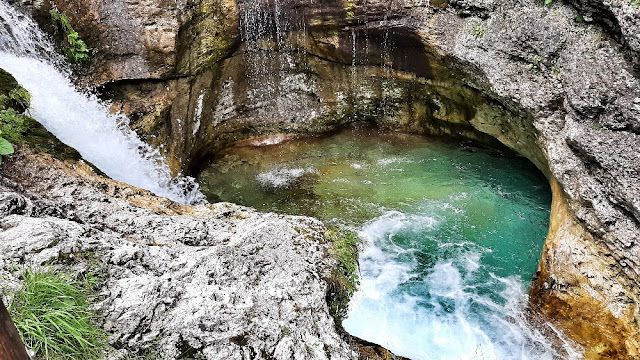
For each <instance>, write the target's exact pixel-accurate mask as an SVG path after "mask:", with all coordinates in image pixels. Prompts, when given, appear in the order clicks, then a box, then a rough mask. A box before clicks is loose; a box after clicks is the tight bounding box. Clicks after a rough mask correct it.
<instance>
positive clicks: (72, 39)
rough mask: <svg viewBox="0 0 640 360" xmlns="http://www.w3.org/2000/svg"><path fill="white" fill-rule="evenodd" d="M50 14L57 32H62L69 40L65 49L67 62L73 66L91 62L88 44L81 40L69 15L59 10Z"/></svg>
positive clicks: (53, 10) (54, 10) (52, 10)
mask: <svg viewBox="0 0 640 360" xmlns="http://www.w3.org/2000/svg"><path fill="white" fill-rule="evenodd" d="M49 14H50V15H51V23H52V24H53V26H54V28H55V30H56V31H59V30H61V31H62V32H63V33H64V35H65V36H66V38H67V44H66V46H65V47H64V53H65V55H66V56H67V60H68V61H69V62H70V63H72V64H80V63H83V62H85V61H87V60H89V48H88V47H87V44H85V42H84V41H82V39H80V35H78V32H77V31H75V30H74V29H73V26H71V21H69V18H68V17H67V15H66V14H64V13H61V12H60V11H58V10H57V9H51V11H49Z"/></svg>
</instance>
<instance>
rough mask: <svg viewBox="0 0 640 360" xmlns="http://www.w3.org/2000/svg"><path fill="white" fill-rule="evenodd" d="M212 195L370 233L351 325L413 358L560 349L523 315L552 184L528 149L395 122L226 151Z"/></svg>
mask: <svg viewBox="0 0 640 360" xmlns="http://www.w3.org/2000/svg"><path fill="white" fill-rule="evenodd" d="M198 180H199V182H200V184H201V185H202V188H203V192H205V194H207V195H208V196H209V198H210V199H211V200H223V201H231V202H235V203H240V204H245V205H249V206H253V207H256V208H258V209H261V210H268V211H276V212H281V213H289V214H305V215H310V216H315V217H318V218H320V219H323V220H325V221H329V222H334V223H339V224H341V225H343V226H349V227H351V228H354V229H357V230H358V231H360V232H361V234H362V235H364V237H365V238H366V239H367V241H368V243H367V244H366V245H365V246H364V248H363V251H362V252H361V255H360V265H361V276H362V281H361V282H362V283H361V287H360V290H359V291H358V292H357V293H356V295H355V296H354V298H353V299H352V302H351V304H350V306H351V308H350V311H349V314H348V318H347V319H346V320H345V321H344V327H345V329H346V330H347V331H348V332H350V333H351V334H353V335H356V336H358V337H361V338H363V339H365V340H368V341H372V342H375V343H378V344H380V345H383V346H385V347H387V348H389V349H390V350H392V351H394V352H395V353H396V354H398V355H402V356H406V357H409V358H412V359H552V358H554V356H557V354H556V353H555V351H554V350H553V347H552V345H551V342H550V341H549V340H547V339H545V337H544V336H543V335H542V334H541V333H540V332H539V331H538V330H536V329H535V328H534V327H532V326H531V325H530V324H529V322H528V320H527V316H526V315H525V308H526V303H527V294H526V292H527V288H528V285H529V282H530V280H531V278H532V276H533V274H534V272H535V271H536V268H537V265H538V261H539V258H540V254H541V250H542V246H543V244H544V240H545V237H546V234H547V231H548V226H549V223H548V221H549V211H550V201H551V199H550V190H549V188H548V184H547V182H546V180H545V179H544V177H543V176H542V175H541V174H540V172H539V171H538V170H537V169H536V168H535V167H534V166H533V165H532V164H531V163H529V162H528V161H527V160H525V159H523V158H520V157H517V156H514V155H504V154H502V155H501V154H497V153H487V152H485V151H482V150H480V149H479V148H476V147H474V146H469V145H467V146H462V145H459V144H450V143H446V142H443V141H440V140H435V139H427V138H423V137H418V136H412V135H402V134H396V133H386V134H380V133H377V132H376V131H373V132H372V131H367V130H362V131H347V132H343V133H341V134H339V135H337V136H333V137H330V138H326V139H320V140H309V139H307V140H295V141H290V142H285V143H281V144H278V145H271V146H266V147H255V146H245V147H235V148H231V149H228V150H226V151H225V152H223V153H221V154H220V155H219V158H218V159H217V160H216V161H215V162H213V164H212V165H210V166H209V167H207V168H206V169H205V170H204V171H203V172H202V173H201V174H200V176H199V179H198Z"/></svg>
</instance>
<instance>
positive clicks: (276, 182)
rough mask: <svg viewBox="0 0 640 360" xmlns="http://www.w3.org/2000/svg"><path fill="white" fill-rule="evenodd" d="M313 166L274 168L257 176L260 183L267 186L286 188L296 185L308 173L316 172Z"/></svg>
mask: <svg viewBox="0 0 640 360" xmlns="http://www.w3.org/2000/svg"><path fill="white" fill-rule="evenodd" d="M315 173H317V170H315V169H312V168H306V169H305V168H293V169H287V168H285V169H274V170H270V171H267V172H263V173H260V174H258V175H257V176H256V179H257V180H258V183H260V185H261V186H263V187H266V188H274V189H285V188H288V187H291V186H292V185H294V184H295V183H296V182H297V181H298V180H299V179H300V178H301V177H303V176H304V175H306V174H315Z"/></svg>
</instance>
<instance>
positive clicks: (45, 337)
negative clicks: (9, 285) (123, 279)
mask: <svg viewBox="0 0 640 360" xmlns="http://www.w3.org/2000/svg"><path fill="white" fill-rule="evenodd" d="M22 278H23V287H22V289H21V290H19V291H18V292H16V294H15V295H14V298H13V301H12V302H11V305H10V306H9V309H8V310H9V313H10V314H11V317H12V318H13V321H14V323H15V325H16V328H18V332H19V333H20V336H21V337H22V340H23V341H24V343H25V345H26V346H27V347H28V348H30V349H32V350H33V351H35V352H36V353H37V354H38V355H37V357H36V359H48V360H49V359H55V360H62V359H85V360H93V359H100V358H102V356H103V353H104V350H105V347H106V345H105V343H106V333H105V332H104V331H103V330H100V329H99V328H98V327H97V326H96V322H97V317H96V314H95V313H94V312H93V311H91V310H89V299H90V297H91V294H92V292H93V290H94V288H95V285H96V284H97V282H98V281H99V280H98V279H97V278H96V277H94V276H92V275H87V276H86V277H83V278H82V279H80V280H77V279H74V278H72V276H71V274H65V273H62V272H59V271H55V270H53V269H51V268H49V269H44V270H38V271H34V270H32V269H26V270H25V271H24V272H23V273H22Z"/></svg>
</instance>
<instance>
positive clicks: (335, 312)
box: [324, 227, 362, 329]
mask: <svg viewBox="0 0 640 360" xmlns="http://www.w3.org/2000/svg"><path fill="white" fill-rule="evenodd" d="M324 238H325V240H326V241H327V242H329V243H330V244H331V250H330V255H331V256H332V257H333V258H334V259H336V261H337V264H336V267H335V268H334V270H333V272H332V273H331V276H330V278H329V279H328V285H329V288H328V291H327V304H328V305H329V312H330V313H331V316H333V318H334V320H335V323H336V327H337V328H338V329H342V319H344V317H345V316H346V315H347V310H348V308H349V300H351V296H353V294H354V293H355V292H356V290H357V289H358V286H360V266H359V263H358V259H359V258H358V248H359V246H360V244H361V243H362V239H361V238H360V236H359V235H358V234H357V233H355V232H353V231H351V230H347V229H343V228H338V227H330V228H329V229H327V231H326V232H325V234H324Z"/></svg>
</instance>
